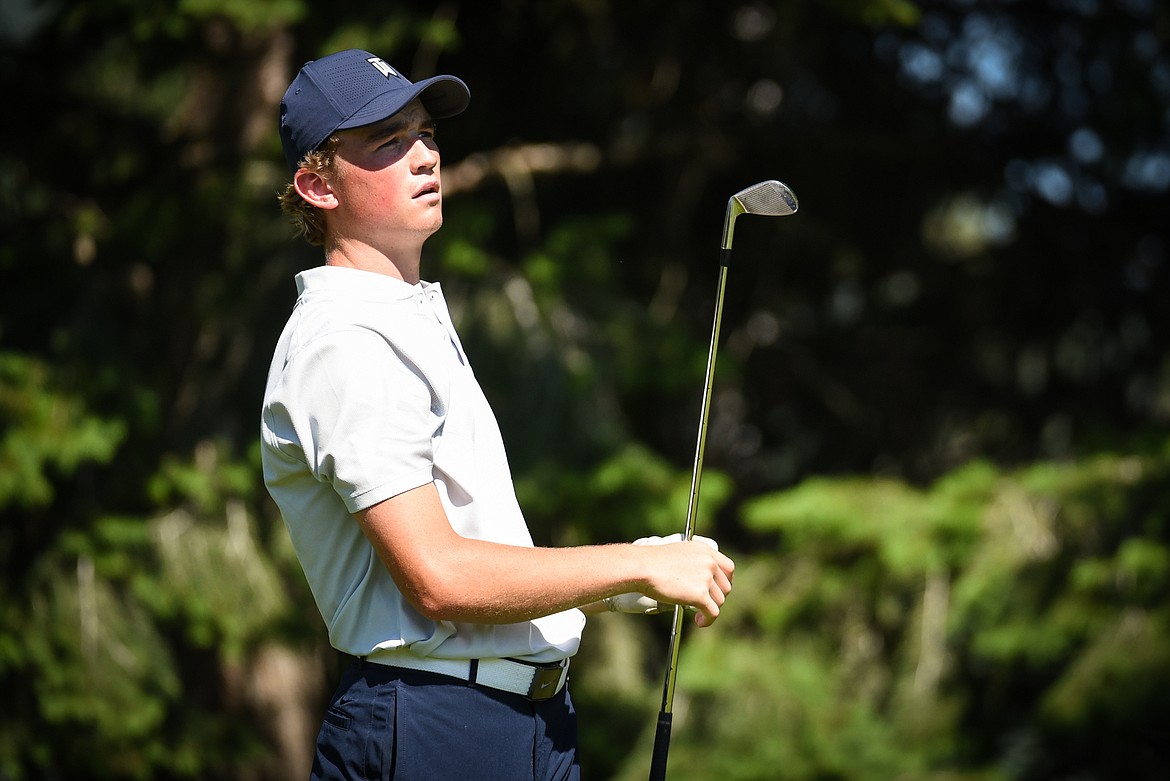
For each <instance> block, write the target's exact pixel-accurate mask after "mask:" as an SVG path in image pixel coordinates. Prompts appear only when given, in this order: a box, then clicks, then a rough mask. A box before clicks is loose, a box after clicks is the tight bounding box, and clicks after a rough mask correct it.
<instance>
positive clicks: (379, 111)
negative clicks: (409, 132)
mask: <svg viewBox="0 0 1170 781" xmlns="http://www.w3.org/2000/svg"><path fill="white" fill-rule="evenodd" d="M415 98H418V99H420V100H421V101H422V104H423V108H425V109H426V110H427V113H428V114H430V115H431V118H432V119H444V118H446V117H453V116H455V115H456V114H460V113H462V112H463V110H464V109H466V108H467V105H468V104H469V103H470V102H471V90H469V89H468V88H467V85H466V84H464V83H463V80H462V79H459V78H457V77H455V76H432V77H431V78H429V79H423V80H422V81H420V82H418V83H416V84H414V85H412V86H411V87H410V89H406V90H396V91H394V92H387V93H383V94H381V95H378V96H376V97H375V98H374V99H373V100H371V101H370V102H369V103H367V104H366V105H364V106H362V107H361V108H360V109H358V110H357V111H355V112H354V113H353V115H352V116H350V118H349V119H347V120H346V121H344V122H342V123H341V124H340V125H338V126H337V129H338V130H348V129H351V128H355V127H363V126H365V125H370V124H373V123H374V122H380V121H382V120H383V119H386V118H387V117H391V116H393V115H395V114H397V113H398V112H399V111H402V109H404V108H406V106H407V104H409V103H410V102H411V101H412V100H414V99H415Z"/></svg>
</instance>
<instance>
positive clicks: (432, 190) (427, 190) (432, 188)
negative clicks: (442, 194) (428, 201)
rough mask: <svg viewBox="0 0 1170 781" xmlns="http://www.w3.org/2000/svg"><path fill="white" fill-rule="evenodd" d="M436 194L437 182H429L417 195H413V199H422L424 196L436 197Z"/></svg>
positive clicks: (437, 190)
mask: <svg viewBox="0 0 1170 781" xmlns="http://www.w3.org/2000/svg"><path fill="white" fill-rule="evenodd" d="M438 194H439V183H438V182H430V183H429V184H427V185H426V186H425V187H423V188H422V189H421V190H419V191H418V192H417V193H415V194H414V197H415V198H422V197H423V196H424V195H438Z"/></svg>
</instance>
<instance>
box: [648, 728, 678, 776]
mask: <svg viewBox="0 0 1170 781" xmlns="http://www.w3.org/2000/svg"><path fill="white" fill-rule="evenodd" d="M673 718H674V714H672V713H666V712H665V711H663V712H661V713H659V714H658V727H657V728H656V729H655V730H654V755H653V756H652V757H651V758H650V781H666V755H667V754H669V753H670V723H671V720H672V719H673Z"/></svg>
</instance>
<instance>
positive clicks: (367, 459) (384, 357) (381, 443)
mask: <svg viewBox="0 0 1170 781" xmlns="http://www.w3.org/2000/svg"><path fill="white" fill-rule="evenodd" d="M440 378H441V375H440ZM435 381H436V372H435V371H434V367H423V366H419V365H417V353H416V355H415V357H408V356H407V355H405V354H404V353H403V352H402V351H400V350H396V349H395V348H394V346H393V345H391V344H390V343H388V342H387V340H386V339H385V338H384V337H383V336H381V335H379V334H378V333H376V332H374V331H371V330H368V329H361V328H353V329H348V330H341V331H335V332H331V333H328V334H323V335H320V336H318V337H316V338H314V339H312V340H311V341H310V342H308V343H307V344H305V345H304V346H303V347H302V348H301V349H300V350H299V351H298V352H297V353H296V355H294V356H292V357H291V358H290V359H289V361H288V363H287V364H286V365H285V367H284V370H283V372H282V374H281V378H280V381H279V383H278V384H277V386H276V388H275V390H274V392H273V393H272V394H271V395H270V398H269V403H268V404H267V406H266V410H265V413H266V423H267V425H268V427H269V429H270V432H271V434H272V436H273V438H274V439H275V440H276V443H277V448H278V449H279V450H280V451H281V453H282V454H283V455H284V456H285V457H291V458H295V459H297V460H299V461H302V462H303V463H304V464H305V466H306V467H307V468H308V470H309V471H310V472H311V474H312V475H313V477H314V478H316V479H317V480H319V481H321V482H326V483H330V484H332V486H333V488H334V490H335V491H336V492H337V494H338V495H339V496H340V497H341V499H342V500H343V501H344V502H345V506H346V508H347V509H348V510H349V512H351V513H353V512H358V511H359V510H363V509H366V508H368V507H371V506H373V505H375V504H377V503H378V502H381V501H384V500H385V499H389V498H390V497H392V496H396V495H398V494H400V493H402V492H404V491H407V490H410V489H412V488H417V487H418V486H421V485H425V484H426V483H428V482H430V481H431V480H433V479H434V477H433V462H434V459H433V441H434V437H435V434H436V432H437V431H438V430H439V428H440V427H441V426H442V424H443V414H444V412H445V410H444V405H443V404H442V403H441V398H442V396H443V394H442V393H441V389H436V388H435V387H434V383H435Z"/></svg>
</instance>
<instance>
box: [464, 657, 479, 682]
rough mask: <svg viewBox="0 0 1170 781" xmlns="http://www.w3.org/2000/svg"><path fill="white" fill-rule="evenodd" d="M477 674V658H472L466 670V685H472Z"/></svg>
mask: <svg viewBox="0 0 1170 781" xmlns="http://www.w3.org/2000/svg"><path fill="white" fill-rule="evenodd" d="M478 676H479V660H478V659H472V660H471V666H470V668H469V669H468V671H467V685H468V686H474V685H475V679H476V678H477V677H478Z"/></svg>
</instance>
